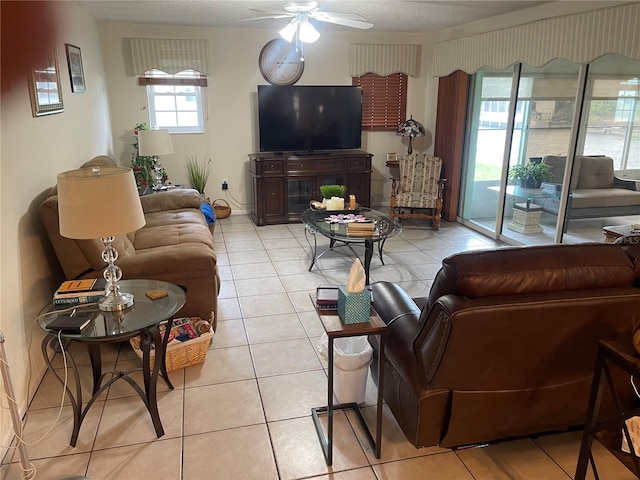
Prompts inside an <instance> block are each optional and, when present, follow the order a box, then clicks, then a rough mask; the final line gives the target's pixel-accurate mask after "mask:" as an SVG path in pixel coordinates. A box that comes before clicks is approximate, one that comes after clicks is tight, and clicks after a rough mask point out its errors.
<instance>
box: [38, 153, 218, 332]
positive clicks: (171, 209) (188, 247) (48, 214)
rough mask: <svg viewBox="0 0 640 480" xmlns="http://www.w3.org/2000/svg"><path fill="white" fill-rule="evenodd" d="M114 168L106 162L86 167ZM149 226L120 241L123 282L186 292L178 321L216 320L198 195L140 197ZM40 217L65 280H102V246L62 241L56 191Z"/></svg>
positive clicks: (211, 262) (209, 244)
mask: <svg viewBox="0 0 640 480" xmlns="http://www.w3.org/2000/svg"><path fill="white" fill-rule="evenodd" d="M95 163H98V164H101V165H115V163H113V161H112V160H110V159H109V158H108V157H106V158H105V157H102V158H101V159H99V160H97V161H96V159H94V160H92V161H90V162H87V163H86V164H85V165H84V166H86V165H90V164H95ZM140 201H141V203H142V208H143V211H144V216H145V220H146V225H145V226H144V227H142V228H141V229H140V230H138V231H136V232H132V233H130V234H127V235H120V236H118V237H116V239H115V241H114V243H113V245H114V247H115V248H116V250H117V251H118V260H117V261H116V264H117V265H119V266H120V268H121V269H122V278H123V279H135V278H144V279H154V280H163V281H166V282H171V283H174V284H176V285H180V286H182V287H184V288H185V289H186V292H187V301H186V304H185V306H184V307H183V308H182V309H181V310H180V312H179V315H180V316H198V317H201V318H205V319H212V322H213V326H214V329H215V327H216V319H217V298H218V292H219V290H220V277H219V274H218V266H217V262H216V252H215V247H214V244H213V238H212V236H211V232H210V230H209V228H208V227H207V222H206V221H205V218H204V216H203V214H202V212H201V211H200V205H201V202H202V200H201V198H200V195H199V194H198V192H197V191H196V190H191V189H175V190H170V191H166V192H161V193H154V194H151V195H144V196H141V197H140ZM40 218H41V219H42V222H43V224H44V226H45V229H46V231H47V234H48V236H49V239H50V240H51V243H52V245H53V248H54V250H55V253H56V256H57V257H58V261H59V262H60V266H61V267H62V270H63V271H64V275H65V278H67V279H74V278H93V277H98V276H101V275H102V271H103V270H104V267H105V262H104V260H102V251H103V250H104V245H103V243H102V242H101V241H100V240H99V239H96V240H73V239H69V238H65V237H62V236H61V235H60V230H59V226H58V196H57V190H56V188H55V187H54V188H53V189H52V190H51V192H50V194H49V196H48V198H47V199H46V200H45V201H44V202H43V203H42V204H41V205H40Z"/></svg>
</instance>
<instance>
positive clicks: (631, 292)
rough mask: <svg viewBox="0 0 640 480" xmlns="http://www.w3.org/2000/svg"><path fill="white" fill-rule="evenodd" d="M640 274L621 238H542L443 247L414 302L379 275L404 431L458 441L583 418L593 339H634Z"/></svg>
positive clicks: (417, 439) (390, 380) (377, 288)
mask: <svg viewBox="0 0 640 480" xmlns="http://www.w3.org/2000/svg"><path fill="white" fill-rule="evenodd" d="M636 263H637V262H636ZM635 276H636V275H635V273H634V263H633V261H632V260H631V259H630V258H629V257H628V256H627V254H626V253H625V251H624V250H623V249H622V248H621V247H620V246H618V245H606V244H579V245H545V246H533V247H505V248H500V249H494V250H488V251H474V252H465V253H460V254H456V255H453V256H451V257H449V258H446V259H445V260H444V261H443V265H442V269H441V270H440V271H439V273H438V274H437V276H436V278H435V280H434V284H433V286H432V288H431V291H430V294H429V297H428V298H426V299H418V300H417V303H416V301H414V300H413V299H411V298H409V296H408V295H407V294H406V293H405V292H404V291H403V290H402V289H401V288H400V287H398V286H397V285H395V284H393V283H389V282H378V283H375V284H373V285H372V291H373V305H374V308H375V309H376V311H377V312H378V313H379V315H380V316H381V317H382V319H383V320H384V321H385V323H387V325H388V329H387V343H386V348H385V353H386V362H385V380H384V389H383V390H384V399H385V401H386V402H387V404H388V405H389V407H390V409H391V411H392V412H393V414H394V416H395V418H396V420H397V421H398V423H399V425H400V427H401V428H402V431H403V432H404V434H405V435H406V437H407V439H408V440H409V441H410V442H411V443H412V444H413V445H414V446H416V447H424V446H430V445H440V446H442V447H455V446H462V445H468V444H476V443H481V442H488V441H492V440H498V439H504V438H509V437H518V436H526V435H532V434H535V433H543V432H550V431H563V430H567V429H568V428H570V427H571V426H574V425H581V424H583V423H584V417H585V413H586V409H587V404H588V400H589V392H590V387H591V381H592V376H593V369H594V366H595V360H596V353H597V341H598V340H600V339H615V338H619V337H623V338H626V339H628V341H629V342H631V337H632V333H633V331H634V330H635V328H636V326H637V325H638V324H640V289H638V288H635V287H633V283H634V277H635ZM419 305H424V306H423V308H422V309H421V308H420V306H419ZM370 338H372V340H371V343H372V345H373V347H374V355H375V356H376V357H377V355H378V348H379V345H378V342H377V340H376V339H375V338H374V337H370ZM371 368H372V371H373V373H374V375H373V378H375V379H377V361H374V362H373V363H372V366H371ZM626 383H627V384H628V381H627V382H626Z"/></svg>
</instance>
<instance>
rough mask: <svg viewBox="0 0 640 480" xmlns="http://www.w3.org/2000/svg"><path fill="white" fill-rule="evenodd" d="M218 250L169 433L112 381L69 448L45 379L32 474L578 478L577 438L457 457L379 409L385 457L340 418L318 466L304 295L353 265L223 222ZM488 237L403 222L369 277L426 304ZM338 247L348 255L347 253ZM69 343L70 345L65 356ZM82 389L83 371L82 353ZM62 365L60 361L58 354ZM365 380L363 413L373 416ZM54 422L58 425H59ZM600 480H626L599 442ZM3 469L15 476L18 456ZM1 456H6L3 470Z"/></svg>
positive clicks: (315, 362) (294, 234)
mask: <svg viewBox="0 0 640 480" xmlns="http://www.w3.org/2000/svg"><path fill="white" fill-rule="evenodd" d="M214 238H215V243H216V248H217V252H218V265H219V268H220V276H221V279H222V289H221V292H220V298H219V322H218V331H217V332H216V334H215V337H214V340H213V343H212V346H211V349H210V351H209V352H208V356H207V360H206V362H205V363H204V364H203V365H199V366H194V367H190V368H187V369H185V370H180V371H177V372H173V373H172V374H171V379H172V381H173V384H174V386H175V390H173V391H169V390H168V389H167V388H166V386H164V384H163V383H162V382H161V381H160V382H159V387H160V388H159V390H160V393H159V409H160V414H161V418H162V421H163V425H164V428H165V431H166V434H165V435H164V436H163V437H162V438H160V439H157V438H155V433H154V430H153V427H152V424H151V420H150V418H149V415H148V413H147V412H146V410H145V407H144V405H143V404H142V402H141V401H140V399H139V398H138V397H137V396H134V392H133V390H131V389H130V388H129V386H128V385H127V384H125V383H122V384H119V383H118V382H116V384H114V385H113V386H112V387H111V388H110V389H109V390H108V392H105V393H104V394H103V395H102V396H101V397H100V399H99V401H98V402H97V403H96V404H94V405H93V407H92V408H91V409H90V410H89V414H88V415H87V417H86V418H85V420H84V423H83V425H82V428H81V430H80V436H79V440H78V445H77V446H76V447H75V448H71V447H70V446H69V438H70V434H71V427H72V420H71V408H70V406H69V403H68V401H65V405H64V406H63V407H62V409H60V407H59V405H60V401H61V388H60V386H59V384H58V383H57V381H55V380H54V378H53V377H52V375H50V374H49V373H47V374H46V375H45V378H44V380H43V381H42V383H41V385H40V387H39V389H38V391H37V393H36V395H35V398H34V400H33V402H32V404H31V407H30V409H29V413H28V421H27V424H26V429H25V437H26V439H27V441H29V442H34V441H35V440H36V439H38V438H40V437H42V436H44V435H45V434H46V437H45V438H44V439H43V440H41V441H40V442H38V443H36V444H30V445H29V447H28V450H29V455H30V457H31V459H32V462H33V464H34V465H35V467H36V468H37V472H38V475H37V478H38V479H45V478H46V479H60V478H66V477H71V476H76V475H87V476H89V477H90V478H92V479H125V478H127V479H128V478H136V479H153V480H161V479H168V480H178V479H184V480H193V479H218V480H227V479H229V480H236V479H241V480H244V479H260V480H268V479H302V478H317V479H330V478H331V479H335V480H376V479H377V480H383V479H384V480H387V479H402V480H412V479H419V478H433V479H476V480H485V479H486V480H497V479H532V480H534V479H535V480H538V479H567V478H571V477H572V476H573V474H574V471H575V466H576V461H577V457H578V450H579V444H580V432H571V433H562V434H555V435H547V436H541V437H539V438H530V439H521V440H513V441H507V442H502V443H498V444H494V445H490V446H486V447H483V448H468V449H459V450H455V451H452V450H448V449H441V448H438V447H430V448H422V449H415V448H414V447H413V446H411V445H410V444H409V443H408V442H407V441H406V439H405V438H404V436H403V434H402V432H401V431H400V429H399V427H398V425H397V423H396V422H395V420H394V418H393V416H392V415H391V413H390V411H389V410H388V409H387V408H386V407H385V409H384V421H383V445H382V458H381V459H376V458H375V457H374V455H373V454H372V451H371V448H370V446H369V444H368V443H367V442H366V441H365V440H364V438H363V433H362V431H361V429H360V427H359V426H358V423H357V421H356V419H355V416H353V415H352V413H351V412H349V413H345V412H337V413H336V417H335V419H336V420H335V426H334V428H335V446H334V464H333V466H332V467H327V466H326V464H325V461H324V457H323V455H322V452H321V449H320V444H319V442H318V438H317V436H316V433H315V430H314V427H313V422H312V420H311V415H310V409H311V407H314V406H320V405H323V404H324V403H325V402H326V381H327V380H326V372H325V368H326V364H325V362H324V360H323V359H322V358H321V357H320V355H319V354H318V352H317V348H316V347H317V344H318V341H319V339H320V336H321V334H322V327H321V325H320V322H319V320H318V317H317V315H316V313H315V311H313V309H312V306H311V302H310V300H309V297H308V293H309V292H311V291H313V290H314V288H315V286H316V285H318V284H320V283H335V284H339V283H344V282H345V281H346V279H347V277H348V271H349V268H350V266H351V264H352V262H353V258H352V257H349V256H345V255H344V254H342V253H331V254H327V255H325V256H323V257H322V258H321V259H320V261H319V262H318V265H317V267H314V269H313V271H312V272H309V271H308V268H309V261H310V258H309V245H308V244H307V242H306V240H305V233H304V229H303V227H302V225H299V224H292V225H278V226H268V227H255V226H254V225H253V224H252V223H251V222H250V220H249V219H248V217H247V216H244V215H232V216H231V217H229V218H227V219H223V220H220V221H219V223H218V226H217V228H216V231H215V234H214ZM494 244H495V242H493V241H492V240H490V239H487V238H486V237H483V236H482V235H480V234H478V233H474V232H473V231H471V230H469V229H467V228H465V227H463V226H461V225H459V224H451V223H446V222H444V223H443V225H442V228H441V229H440V231H438V232H434V231H432V230H431V229H430V228H428V227H425V226H424V225H418V224H413V223H411V222H405V223H404V230H403V232H402V234H401V235H399V236H397V237H395V238H392V239H389V240H388V241H387V243H386V245H385V249H384V255H385V265H382V264H381V263H380V260H379V259H377V258H374V260H373V264H372V267H371V278H372V281H376V280H390V281H394V282H397V283H399V284H400V285H402V286H403V287H404V288H405V289H406V290H407V291H408V292H409V293H410V294H411V295H414V296H422V295H426V294H427V292H428V289H429V286H430V284H431V281H432V280H433V278H434V277H435V275H436V273H437V271H438V268H439V266H440V263H441V261H442V258H444V257H445V256H447V255H449V254H452V253H455V252H459V251H462V250H470V249H478V248H487V247H490V246H492V245H494ZM347 252H348V251H347ZM72 348H73V347H72ZM74 352H76V357H79V358H80V359H81V363H83V365H85V366H83V367H82V368H81V374H82V379H83V386H84V387H85V389H86V390H87V391H88V389H89V388H90V387H89V378H90V369H89V367H88V364H89V362H88V357H87V356H86V354H85V353H84V351H83V350H78V349H75V350H74ZM103 359H104V360H105V362H109V363H110V365H111V366H112V367H115V368H117V369H126V368H128V367H130V366H132V365H135V364H139V360H138V358H137V357H136V355H135V354H134V352H133V351H132V350H131V348H130V347H129V345H128V344H123V345H121V346H119V347H118V346H115V347H113V348H111V349H109V350H108V352H106V353H103ZM56 362H57V363H56V365H57V367H58V368H61V367H62V364H61V363H60V362H59V361H58V359H56ZM375 398H376V394H375V384H374V383H373V381H372V380H371V378H369V381H368V385H367V394H366V405H368V406H367V407H365V408H364V414H365V417H366V419H367V421H368V422H369V424H370V425H372V426H373V424H374V417H375V407H374V406H373V405H374V403H375ZM58 415H60V417H59V418H58V420H57V421H56V417H57V416H58ZM595 448H596V451H597V457H596V458H597V463H598V465H599V468H600V469H601V472H600V473H601V477H602V478H611V479H613V478H615V479H617V480H623V479H631V478H634V476H633V475H632V474H631V473H630V472H629V471H627V470H626V469H625V468H624V467H623V466H621V465H620V464H619V463H618V462H617V461H616V460H615V459H614V458H613V457H612V456H611V455H610V454H609V453H608V452H606V451H605V450H604V449H603V448H602V447H599V445H598V444H597V442H596V444H595ZM10 460H11V461H12V462H13V463H11V464H6V463H5V465H3V466H2V468H1V469H0V473H1V478H2V479H7V480H9V479H19V478H20V470H19V468H18V463H16V462H17V461H18V455H17V453H15V454H14V455H13V456H12V457H11V459H10ZM6 461H7V459H5V462H6Z"/></svg>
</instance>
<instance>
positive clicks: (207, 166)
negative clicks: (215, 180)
mask: <svg viewBox="0 0 640 480" xmlns="http://www.w3.org/2000/svg"><path fill="white" fill-rule="evenodd" d="M185 157H186V159H187V180H188V181H189V185H190V186H191V188H194V189H196V190H197V191H198V192H200V195H202V196H204V187H206V185H207V180H209V174H210V173H211V159H209V160H208V161H205V162H203V163H202V164H200V163H198V158H197V157H195V156H194V157H190V156H189V155H185Z"/></svg>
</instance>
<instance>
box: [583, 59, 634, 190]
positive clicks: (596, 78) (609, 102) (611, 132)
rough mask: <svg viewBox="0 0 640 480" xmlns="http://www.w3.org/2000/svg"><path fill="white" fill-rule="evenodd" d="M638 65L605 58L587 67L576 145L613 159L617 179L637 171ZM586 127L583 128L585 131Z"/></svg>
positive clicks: (584, 152)
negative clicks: (581, 114) (582, 108)
mask: <svg viewBox="0 0 640 480" xmlns="http://www.w3.org/2000/svg"><path fill="white" fill-rule="evenodd" d="M638 72H640V62H638V61H636V60H630V59H627V58H623V57H619V56H617V55H605V56H603V57H600V58H599V59H598V60H596V61H594V62H593V63H592V64H591V65H590V66H589V73H588V79H587V89H586V95H585V109H584V111H583V118H582V127H583V128H582V130H581V136H580V142H581V143H580V145H581V147H582V153H583V154H584V155H603V154H604V155H607V156H608V157H611V158H613V162H614V168H615V170H616V171H617V172H618V174H619V175H620V176H623V177H629V178H634V179H636V178H638V172H639V171H640V77H639V76H638ZM585 127H586V128H585Z"/></svg>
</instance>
